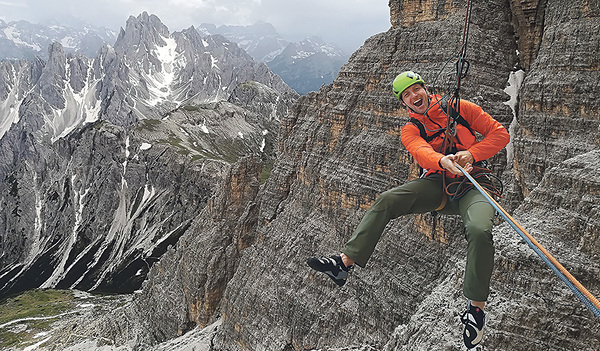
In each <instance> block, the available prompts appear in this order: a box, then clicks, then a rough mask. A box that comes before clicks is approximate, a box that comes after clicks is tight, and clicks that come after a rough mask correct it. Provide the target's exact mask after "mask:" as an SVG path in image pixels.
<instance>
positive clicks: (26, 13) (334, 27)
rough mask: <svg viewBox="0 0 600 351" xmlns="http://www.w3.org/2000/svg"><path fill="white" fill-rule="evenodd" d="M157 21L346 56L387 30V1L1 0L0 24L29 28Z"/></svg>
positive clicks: (113, 25) (172, 28)
mask: <svg viewBox="0 0 600 351" xmlns="http://www.w3.org/2000/svg"><path fill="white" fill-rule="evenodd" d="M143 11H147V12H148V13H149V14H155V15H157V16H158V17H159V18H160V19H161V21H162V22H163V23H164V24H165V25H166V26H167V27H169V30H170V31H171V32H174V31H180V30H182V29H185V28H188V27H189V26H192V25H194V26H198V25H199V24H201V23H214V24H216V25H222V24H229V25H250V24H254V23H256V22H257V21H259V20H262V21H265V22H269V23H271V24H273V25H274V26H275V28H276V29H277V31H278V32H279V33H280V34H281V35H282V36H283V37H284V38H285V39H287V40H290V41H300V40H302V39H304V38H306V37H309V36H312V35H318V36H320V37H321V38H323V39H324V40H325V41H326V42H330V43H336V44H338V45H339V46H340V47H341V48H342V49H344V50H345V51H347V53H348V54H350V53H352V52H354V51H355V50H356V49H357V48H358V47H359V46H361V45H362V44H363V43H364V41H365V40H366V39H367V38H369V37H370V36H372V35H374V34H377V33H381V32H385V31H387V30H388V29H389V28H390V19H389V18H390V14H389V7H388V0H95V1H85V0H0V19H3V20H4V21H7V22H8V21H14V20H19V19H24V20H27V21H30V22H33V23H47V22H48V21H53V20H54V21H59V23H61V22H60V21H65V18H67V17H69V16H72V17H76V18H79V19H82V20H84V21H86V22H88V23H90V24H93V25H96V26H103V27H108V28H112V29H115V30H118V29H119V28H120V27H125V22H126V21H127V18H128V17H129V16H130V15H133V16H137V15H139V14H140V13H142V12H143Z"/></svg>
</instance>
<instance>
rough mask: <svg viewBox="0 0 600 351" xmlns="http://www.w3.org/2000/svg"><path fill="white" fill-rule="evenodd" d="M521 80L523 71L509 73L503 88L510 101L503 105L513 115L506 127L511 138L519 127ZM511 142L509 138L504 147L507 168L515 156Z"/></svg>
mask: <svg viewBox="0 0 600 351" xmlns="http://www.w3.org/2000/svg"><path fill="white" fill-rule="evenodd" d="M523 79H525V72H524V71H523V70H518V71H516V72H510V75H509V76H508V84H507V86H506V88H504V92H505V93H506V94H508V96H510V99H509V100H508V101H505V102H504V104H505V105H508V106H509V107H510V109H511V110H512V113H513V119H512V121H511V123H510V126H509V127H508V134H510V135H511V136H514V135H515V132H516V130H517V128H518V126H519V121H518V118H517V111H518V106H517V104H518V102H519V92H520V90H521V86H522V84H523ZM512 140H513V138H512V137H511V138H510V142H509V143H508V145H506V162H507V164H508V166H509V167H511V165H512V163H513V159H514V155H515V147H514V144H513V141H512Z"/></svg>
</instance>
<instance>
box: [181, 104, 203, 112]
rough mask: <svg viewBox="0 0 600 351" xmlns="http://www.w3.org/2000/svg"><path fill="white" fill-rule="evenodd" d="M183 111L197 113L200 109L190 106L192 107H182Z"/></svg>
mask: <svg viewBox="0 0 600 351" xmlns="http://www.w3.org/2000/svg"><path fill="white" fill-rule="evenodd" d="M183 109H184V110H186V111H198V110H200V108H199V107H198V106H192V105H185V106H183Z"/></svg>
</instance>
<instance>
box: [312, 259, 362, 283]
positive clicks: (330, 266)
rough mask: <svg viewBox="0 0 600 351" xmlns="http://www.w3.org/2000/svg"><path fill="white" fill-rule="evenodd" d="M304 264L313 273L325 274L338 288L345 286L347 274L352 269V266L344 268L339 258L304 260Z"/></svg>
mask: <svg viewBox="0 0 600 351" xmlns="http://www.w3.org/2000/svg"><path fill="white" fill-rule="evenodd" d="M306 263H307V264H308V265H309V266H310V268H312V269H314V270H315V271H319V272H323V273H325V274H327V275H328V276H329V278H331V279H333V281H334V282H335V283H336V284H337V285H339V286H344V284H346V279H348V272H349V271H350V270H351V269H352V266H350V267H346V266H345V265H344V262H342V258H341V257H340V256H331V257H321V258H318V257H311V258H309V259H308V260H306Z"/></svg>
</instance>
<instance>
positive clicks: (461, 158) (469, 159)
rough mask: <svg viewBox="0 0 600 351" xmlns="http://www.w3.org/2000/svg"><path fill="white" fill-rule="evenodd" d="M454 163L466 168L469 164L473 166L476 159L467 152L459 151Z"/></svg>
mask: <svg viewBox="0 0 600 351" xmlns="http://www.w3.org/2000/svg"><path fill="white" fill-rule="evenodd" d="M454 162H456V163H458V164H459V165H460V166H461V167H463V168H465V167H466V166H467V165H468V164H471V165H472V164H473V162H475V158H473V155H471V153H470V152H469V151H467V150H463V151H459V152H457V153H456V159H455V160H454Z"/></svg>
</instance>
